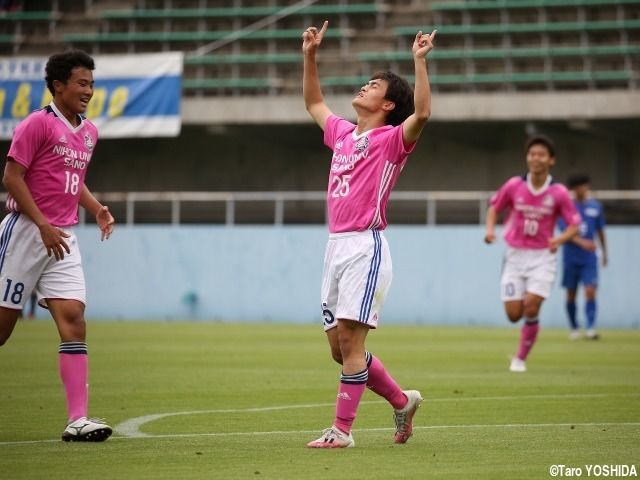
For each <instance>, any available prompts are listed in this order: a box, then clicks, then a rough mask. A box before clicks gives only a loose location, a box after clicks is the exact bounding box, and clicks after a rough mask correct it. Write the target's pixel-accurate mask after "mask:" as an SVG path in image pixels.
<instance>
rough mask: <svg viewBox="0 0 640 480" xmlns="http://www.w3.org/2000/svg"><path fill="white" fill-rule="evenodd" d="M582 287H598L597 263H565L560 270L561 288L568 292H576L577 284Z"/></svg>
mask: <svg viewBox="0 0 640 480" xmlns="http://www.w3.org/2000/svg"><path fill="white" fill-rule="evenodd" d="M580 283H582V285H584V286H594V287H596V286H597V285H598V261H597V260H596V261H594V262H588V263H565V264H564V268H563V270H562V286H563V287H564V288H568V289H569V290H577V289H578V284H580Z"/></svg>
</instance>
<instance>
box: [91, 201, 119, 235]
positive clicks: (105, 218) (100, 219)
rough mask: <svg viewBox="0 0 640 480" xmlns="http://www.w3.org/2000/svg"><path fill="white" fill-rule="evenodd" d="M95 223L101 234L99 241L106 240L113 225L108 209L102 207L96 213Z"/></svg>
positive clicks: (113, 221)
mask: <svg viewBox="0 0 640 480" xmlns="http://www.w3.org/2000/svg"><path fill="white" fill-rule="evenodd" d="M96 223H97V224H98V227H99V228H100V232H101V234H100V240H108V239H109V237H110V236H111V233H112V232H113V224H114V223H115V220H114V219H113V216H112V215H111V212H109V207H107V206H105V205H103V206H102V207H101V208H100V210H98V213H97V214H96Z"/></svg>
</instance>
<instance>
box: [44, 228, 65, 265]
mask: <svg viewBox="0 0 640 480" xmlns="http://www.w3.org/2000/svg"><path fill="white" fill-rule="evenodd" d="M70 236H71V235H70V234H68V233H67V232H65V231H63V230H61V229H59V228H58V227H54V226H53V225H51V224H48V223H47V224H46V225H43V226H41V227H40V237H41V238H42V243H44V246H45V247H46V249H47V255H48V256H51V254H53V255H54V256H55V257H56V260H62V259H63V258H64V252H65V251H66V252H67V253H71V250H70V249H69V245H68V244H67V242H65V241H64V239H65V238H69V237H70Z"/></svg>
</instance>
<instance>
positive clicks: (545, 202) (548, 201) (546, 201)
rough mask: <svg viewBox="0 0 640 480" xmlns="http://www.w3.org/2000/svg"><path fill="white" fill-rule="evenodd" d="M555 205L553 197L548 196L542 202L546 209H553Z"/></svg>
mask: <svg viewBox="0 0 640 480" xmlns="http://www.w3.org/2000/svg"><path fill="white" fill-rule="evenodd" d="M554 203H555V202H554V200H553V196H551V195H546V196H545V197H544V199H543V200H542V204H543V205H544V206H545V207H553V204H554Z"/></svg>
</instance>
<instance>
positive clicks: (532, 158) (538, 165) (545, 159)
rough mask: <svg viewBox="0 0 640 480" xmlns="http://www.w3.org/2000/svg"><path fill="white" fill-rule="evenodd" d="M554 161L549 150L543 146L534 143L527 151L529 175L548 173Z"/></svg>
mask: <svg viewBox="0 0 640 480" xmlns="http://www.w3.org/2000/svg"><path fill="white" fill-rule="evenodd" d="M555 161H556V159H555V157H552V156H551V153H550V152H549V149H548V148H547V147H546V146H545V145H542V144H539V143H535V144H533V145H531V146H530V147H529V150H527V166H528V167H529V172H530V173H533V174H543V173H549V170H550V169H551V167H552V166H553V165H554V164H555Z"/></svg>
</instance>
